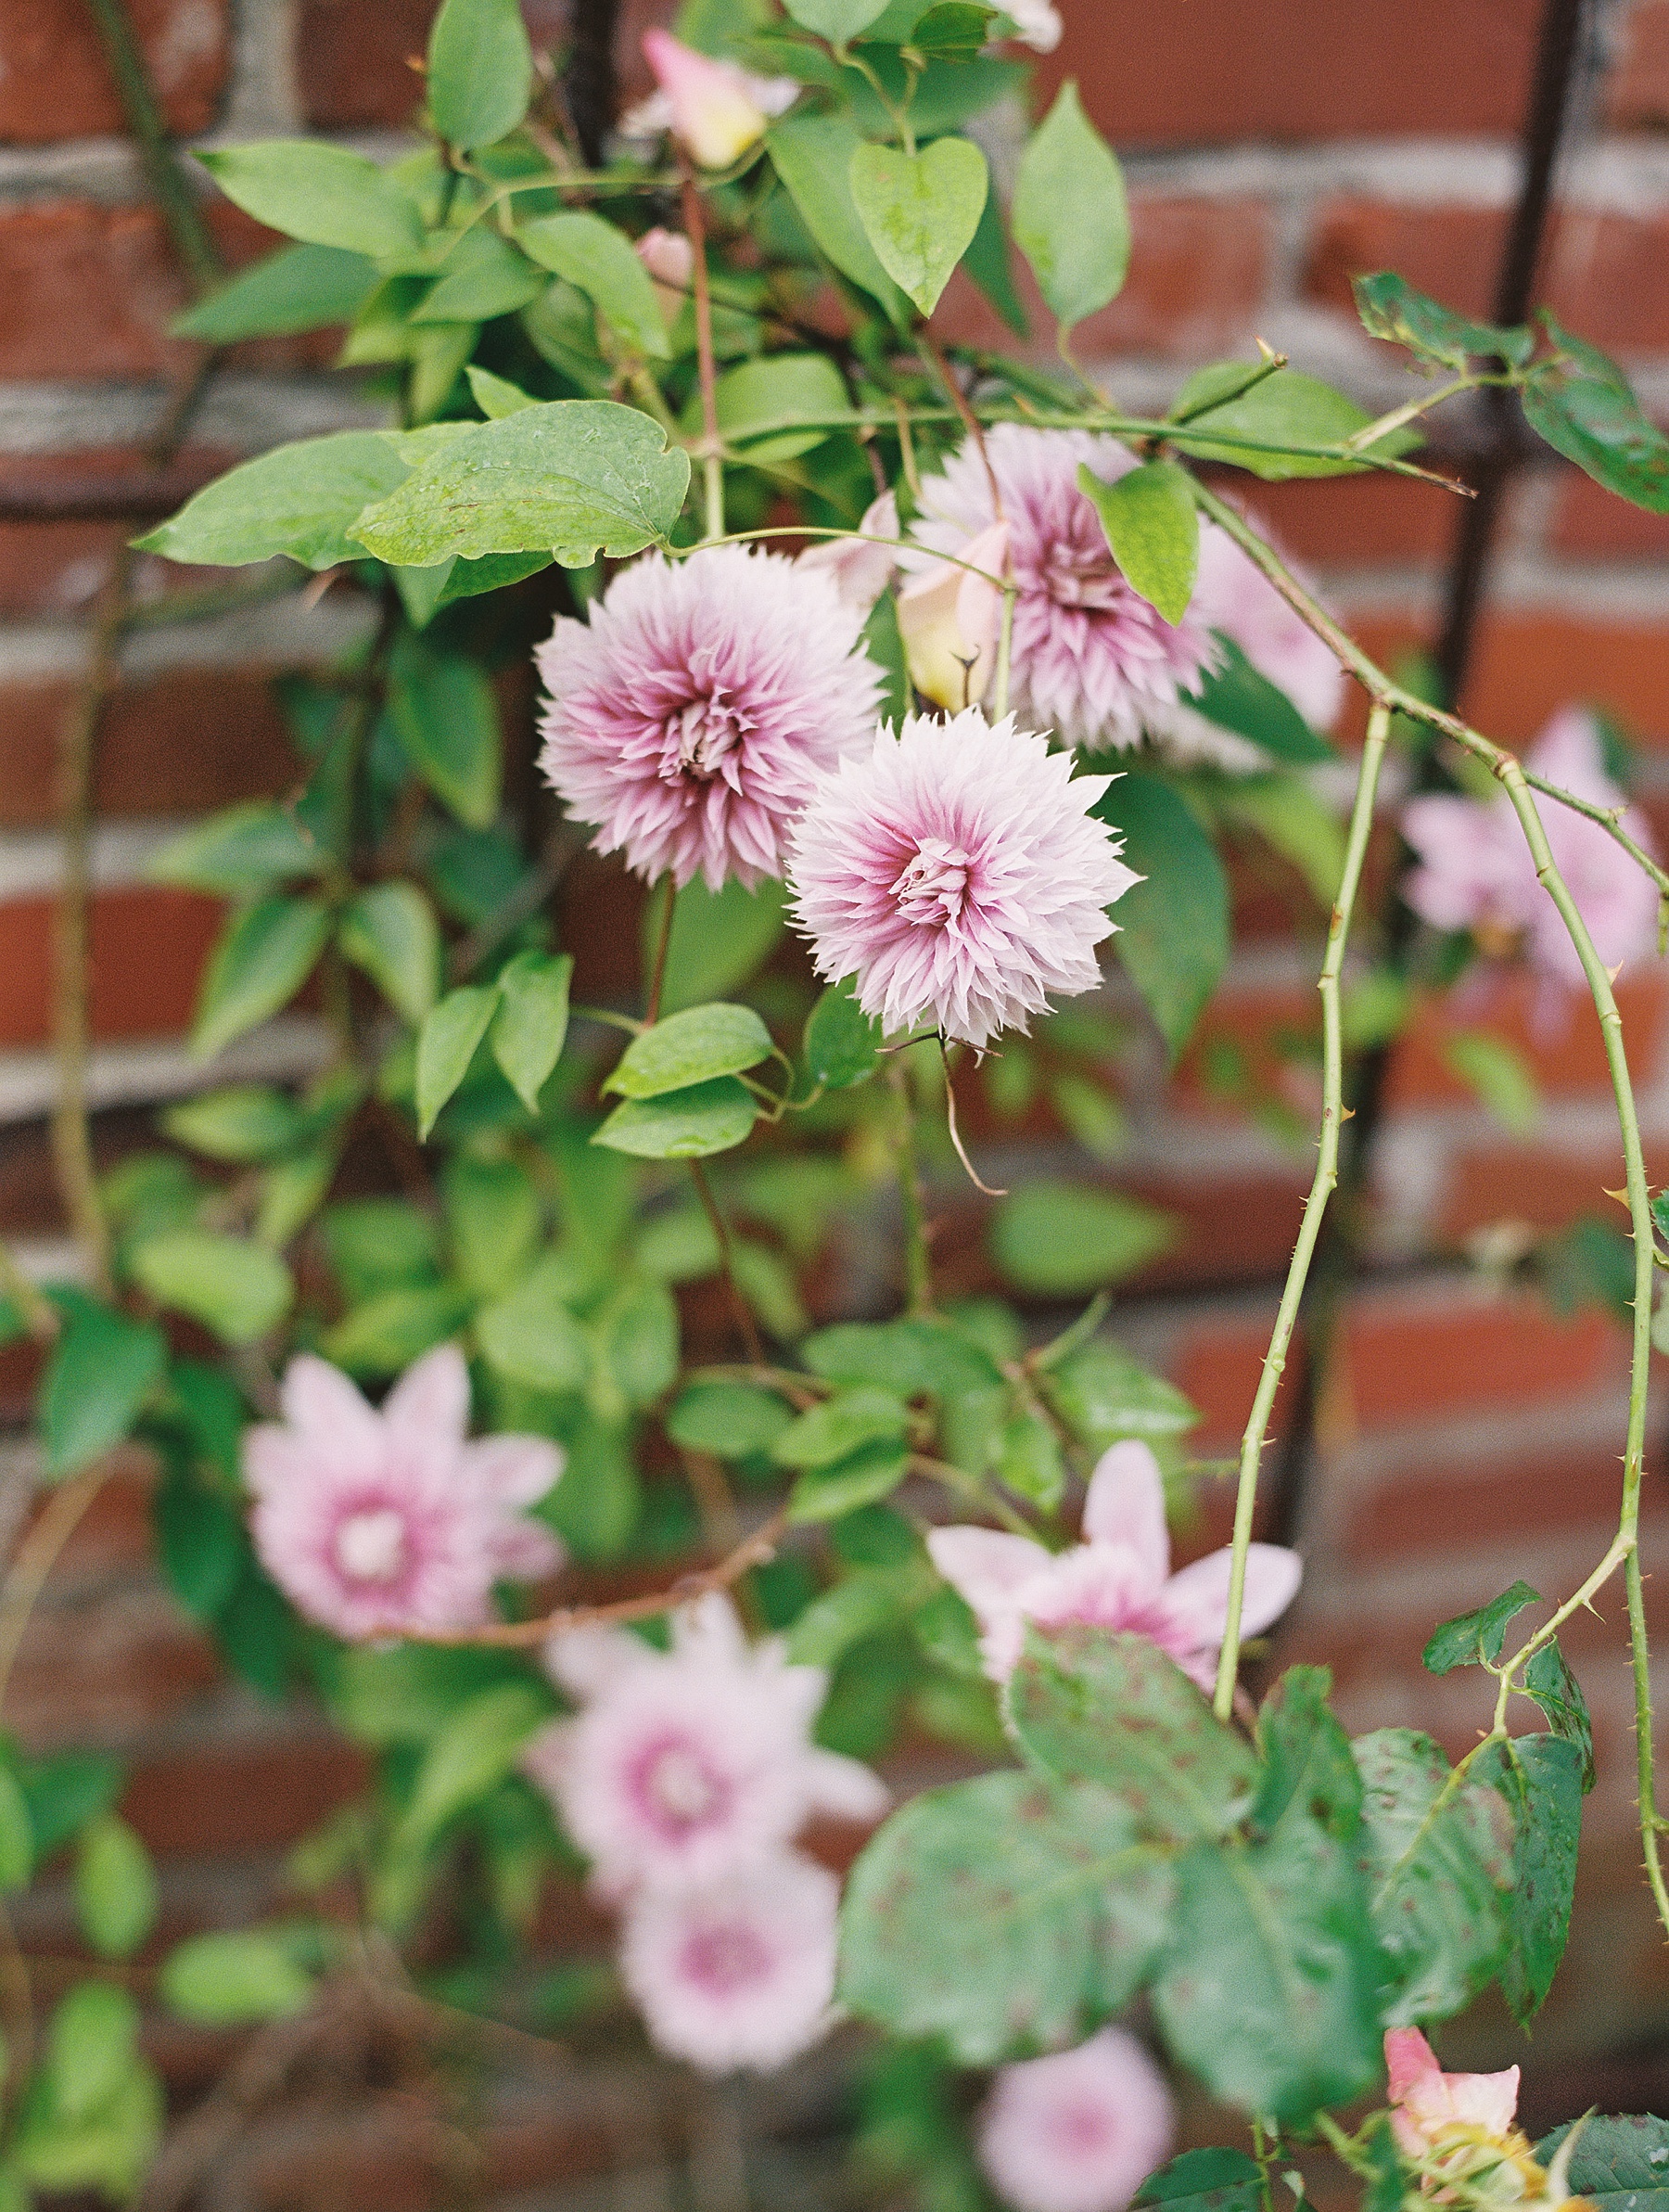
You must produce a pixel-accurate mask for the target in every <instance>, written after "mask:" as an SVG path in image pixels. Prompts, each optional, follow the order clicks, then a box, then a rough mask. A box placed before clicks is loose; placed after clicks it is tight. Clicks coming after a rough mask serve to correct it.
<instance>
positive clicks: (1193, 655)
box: [900, 423, 1215, 749]
mask: <svg viewBox="0 0 1669 2212" xmlns="http://www.w3.org/2000/svg"><path fill="white" fill-rule="evenodd" d="M986 452H987V455H988V457H989V461H990V469H991V474H992V475H994V476H995V477H996V479H997V486H998V490H999V491H1000V493H1001V499H1002V518H1003V519H1005V520H1006V521H1007V523H1008V526H1009V537H1008V554H1009V558H1010V561H1011V563H1012V565H1013V579H1014V583H1015V586H1016V596H1015V602H1014V625H1013V672H1012V675H1011V679H1010V684H1011V688H1010V693H1009V698H1010V704H1011V705H1012V706H1013V709H1014V710H1015V712H1016V714H1017V715H1018V716H1019V718H1020V720H1021V721H1022V722H1026V723H1029V724H1030V725H1031V726H1033V727H1034V728H1037V729H1040V730H1052V731H1053V732H1054V733H1055V735H1057V736H1058V737H1059V738H1060V739H1061V740H1062V742H1063V743H1064V744H1066V745H1077V746H1083V747H1085V748H1089V749H1096V748H1106V747H1109V746H1124V747H1128V746H1132V745H1135V744H1136V743H1137V742H1138V741H1139V740H1140V737H1141V735H1142V733H1143V730H1144V728H1145V727H1146V725H1147V722H1148V720H1149V718H1150V716H1152V715H1153V714H1154V713H1155V712H1157V711H1160V710H1166V709H1168V708H1172V707H1174V706H1175V705H1176V703H1177V697H1178V692H1180V691H1184V690H1188V689H1191V688H1192V687H1193V686H1195V685H1197V684H1198V683H1199V682H1200V679H1201V677H1202V676H1203V675H1204V673H1205V671H1207V670H1208V669H1209V668H1210V667H1211V666H1212V663H1213V659H1214V657H1215V655H1214V648H1213V646H1212V642H1211V633H1210V630H1209V628H1208V626H1207V625H1206V624H1205V623H1204V622H1203V621H1202V620H1200V619H1199V618H1198V617H1197V616H1196V615H1195V613H1194V611H1193V609H1192V608H1190V609H1189V611H1188V613H1187V614H1185V615H1184V616H1183V618H1182V620H1181V621H1180V622H1179V623H1176V624H1172V623H1170V622H1167V621H1166V620H1165V619H1164V617H1163V616H1162V615H1160V614H1159V613H1158V612H1157V611H1156V610H1155V609H1154V608H1153V607H1150V606H1149V605H1148V603H1147V601H1146V600H1145V599H1143V598H1140V596H1139V595H1137V594H1136V593H1135V592H1133V591H1132V590H1131V589H1130V587H1129V585H1128V583H1127V582H1125V580H1124V578H1123V577H1122V576H1121V575H1120V574H1119V572H1118V569H1117V567H1116V566H1115V562H1114V559H1113V556H1112V554H1111V553H1110V552H1109V551H1108V549H1107V539H1106V533H1105V531H1103V530H1102V524H1101V518H1100V516H1099V515H1098V514H1097V513H1096V511H1095V509H1094V507H1093V506H1091V505H1090V504H1089V500H1088V499H1086V498H1085V496H1084V494H1083V492H1080V491H1079V489H1078V481H1077V472H1078V467H1079V465H1080V463H1088V464H1089V467H1091V468H1093V469H1094V470H1095V472H1096V474H1097V475H1098V476H1101V477H1104V478H1105V479H1107V480H1108V482H1112V481H1113V480H1114V479H1115V478H1117V477H1120V476H1122V475H1124V473H1125V471H1126V470H1127V469H1129V468H1133V467H1135V466H1136V464H1135V461H1134V459H1133V457H1132V455H1131V454H1128V452H1127V451H1126V449H1125V448H1124V447H1123V446H1122V445H1120V444H1119V443H1118V442H1117V441H1115V439H1112V438H1097V437H1093V436H1091V435H1090V434H1089V432H1088V431H1083V430H1034V429H1030V428H1026V426H1025V425H1023V424H1018V423H1000V424H998V425H997V427H996V428H994V429H992V430H989V431H987V434H986ZM998 519H999V517H998V515H997V513H996V510H995V508H994V506H993V505H992V500H991V485H990V478H989V477H988V476H987V470H986V465H985V462H984V461H982V459H981V458H980V455H979V454H978V452H977V451H976V450H975V447H974V446H973V444H972V443H968V444H965V445H963V446H962V448H961V449H960V451H958V452H957V453H955V454H952V455H951V457H950V458H949V461H947V462H946V464H945V466H944V470H943V473H942V474H940V475H937V476H930V477H928V478H927V479H926V480H925V481H924V484H923V486H922V512H921V515H920V516H919V517H918V518H917V520H916V521H915V522H914V523H913V524H912V525H911V536H910V539H909V540H907V541H906V544H905V549H904V553H903V556H902V562H901V565H902V566H903V567H904V569H906V570H907V571H909V572H911V573H912V574H914V575H917V576H921V577H927V576H933V575H935V574H937V575H938V577H939V580H940V581H942V580H943V571H942V569H940V568H939V565H938V564H937V563H936V562H935V561H934V560H933V558H932V556H933V555H934V554H935V553H940V554H944V553H954V554H957V555H959V556H962V558H964V559H966V558H969V557H970V556H971V543H970V542H971V541H973V540H975V539H977V538H978V537H979V536H980V534H981V533H982V532H983V531H988V530H989V529H990V528H991V526H992V524H993V523H995V522H996V521H998ZM912 588H913V587H912ZM901 615H902V607H900V616H901ZM956 703H957V704H960V703H961V702H960V697H959V698H958V700H957V702H956Z"/></svg>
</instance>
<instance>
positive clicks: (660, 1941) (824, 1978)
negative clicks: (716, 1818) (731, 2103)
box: [620, 1851, 840, 2074]
mask: <svg viewBox="0 0 1669 2212" xmlns="http://www.w3.org/2000/svg"><path fill="white" fill-rule="evenodd" d="M839 1897H840V1891H839V1886H838V1885H837V1884H836V1882H835V1880H834V1875H833V1874H831V1873H826V1872H825V1871H824V1869H823V1868H822V1867H821V1866H814V1865H813V1864H812V1863H811V1861H810V1860H807V1859H802V1858H800V1857H799V1856H798V1855H797V1854H796V1853H795V1852H792V1851H778V1852H773V1853H771V1855H770V1856H769V1857H766V1858H763V1859H760V1860H756V1861H755V1862H753V1863H752V1864H750V1865H742V1866H738V1867H735V1868H733V1870H732V1871H730V1872H729V1873H724V1874H721V1875H720V1876H718V1877H717V1878H716V1879H715V1880H713V1881H710V1882H707V1883H704V1884H702V1885H701V1886H698V1887H695V1888H689V1889H673V1890H664V1889H653V1888H652V1889H647V1890H644V1891H643V1892H642V1893H641V1894H640V1895H638V1896H636V1897H634V1898H633V1899H632V1900H631V1904H630V1905H629V1906H628V1908H627V1912H626V1921H625V1929H624V1940H623V1942H622V1944H621V1950H620V1970H621V1973H622V1975H623V1976H624V1979H625V1983H626V1987H627V1988H628V1989H629V1990H630V1991H631V1995H632V1998H633V2000H634V2001H635V2002H636V2003H637V2006H638V2009H639V2010H640V2011H641V2012H642V2014H643V2018H644V2021H645V2022H646V2023H647V2025H648V2028H649V2033H650V2034H651V2036H652V2037H653V2038H654V2039H655V2040H656V2043H658V2044H659V2045H660V2047H661V2049H662V2050H663V2051H666V2052H669V2053H670V2054H671V2055H672V2056H673V2057H674V2058H682V2059H687V2060H688V2061H689V2062H690V2064H691V2065H695V2066H699V2067H700V2068H701V2069H702V2070H703V2072H704V2073H708V2074H726V2073H729V2072H731V2071H732V2070H733V2068H735V2067H737V2066H753V2067H758V2068H760V2069H765V2068H769V2067H772V2066H780V2065H785V2064H786V2063H787V2061H788V2060H789V2059H791V2058H797V2057H798V2055H799V2053H800V2052H802V2051H805V2050H807V2049H809V2046H810V2045H811V2044H813V2043H814V2042H816V2041H817V2039H818V2038H819V2037H820V2036H822V2034H823V2033H824V2032H825V2031H826V2029H827V2028H828V2027H829V2026H830V2024H831V2021H832V2018H833V2012H832V2007H833V2004H834V1955H835V1911H836V1907H837V1905H838V1902H839Z"/></svg>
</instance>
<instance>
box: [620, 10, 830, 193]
mask: <svg viewBox="0 0 1669 2212" xmlns="http://www.w3.org/2000/svg"><path fill="white" fill-rule="evenodd" d="M643 54H644V57H645V58H646V59H647V61H648V63H649V67H650V68H651V69H652V70H654V71H655V77H656V84H657V85H658V87H659V89H658V90H657V91H656V92H653V93H651V94H650V96H649V97H648V98H647V99H646V100H640V101H639V102H638V104H637V106H636V107H635V108H634V109H631V113H630V114H628V115H626V116H623V117H622V118H621V121H620V129H621V132H622V133H623V134H624V135H625V136H626V137H628V138H646V137H648V136H650V135H651V134H653V133H655V132H657V131H670V132H671V134H672V135H673V136H674V137H675V138H676V139H678V141H679V142H680V144H681V145H682V147H684V148H685V149H686V151H687V152H688V153H689V154H690V155H691V156H692V158H693V159H694V160H696V161H697V162H699V163H700V165H701V167H702V168H703V169H728V168H729V167H730V165H731V163H732V162H733V161H734V160H738V159H739V158H740V156H742V155H743V154H745V152H746V151H747V149H748V147H750V146H753V145H755V144H757V143H758V140H759V139H761V138H763V136H764V135H765V130H766V126H767V124H768V123H769V122H770V121H771V117H772V116H773V115H781V114H782V113H783V111H784V109H787V108H792V107H793V105H794V103H795V101H796V99H797V98H798V97H799V90H800V88H799V86H798V84H796V82H795V81H794V79H793V78H792V77H755V76H750V75H749V73H748V72H747V70H742V69H738V68H737V67H736V65H735V63H734V62H733V61H715V60H713V59H712V58H711V57H710V56H708V55H706V54H698V53H697V52H696V51H695V49H694V46H686V45H684V43H683V41H682V39H676V38H674V37H673V36H672V33H671V32H669V31H645V32H644V33H643Z"/></svg>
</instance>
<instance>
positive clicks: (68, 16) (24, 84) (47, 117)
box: [0, 0, 231, 146]
mask: <svg viewBox="0 0 1669 2212" xmlns="http://www.w3.org/2000/svg"><path fill="white" fill-rule="evenodd" d="M126 6H127V11H128V16H129V19H130V20H131V21H132V23H133V26H134V31H135V32H136V33H137V35H138V39H139V44H140V46H141V48H142V50H143V52H144V55H145V58H146V61H147V65H148V67H149V70H150V74H151V81H152V83H154V85H155V87H156V90H157V93H158V95H159V98H160V100H161V103H162V109H163V112H164V114H165V115H166V117H167V119H168V123H169V127H170V129H171V130H172V131H174V132H175V133H177V134H190V133H194V132H197V131H206V130H207V129H208V128H209V126H210V123H211V122H213V121H214V119H215V116H216V114H217V112H218V110H219V106H220V97H221V94H222V93H223V90H224V88H225V83H226V75H227V70H228V68H229V65H230V60H231V29H230V25H229V22H228V20H227V18H228V13H229V10H228V6H227V0H126ZM126 127H127V126H126V121H125V118H124V116H123V114H122V109H121V100H120V98H119V97H118V96H117V91H116V86H115V83H114V82H113V81H112V79H111V76H110V71H109V69H108V64H107V63H106V60H105V57H104V50H103V48H102V46H101V45H100V44H99V39H98V33H97V31H96V26H95V24H94V19H93V15H92V11H91V10H90V9H89V8H87V7H86V6H84V5H83V0H6V10H5V14H4V16H3V17H0V144H6V145H11V146H40V145H44V144H45V143H46V142H47V141H48V140H51V139H55V138H83V137H92V136H95V135H97V134H102V133H106V132H117V131H124V130H125V129H126Z"/></svg>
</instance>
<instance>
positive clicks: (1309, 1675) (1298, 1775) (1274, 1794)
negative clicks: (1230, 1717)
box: [1252, 1667, 1362, 1843]
mask: <svg viewBox="0 0 1669 2212" xmlns="http://www.w3.org/2000/svg"><path fill="white" fill-rule="evenodd" d="M1331 1688H1332V1676H1331V1673H1330V1671H1329V1670H1328V1669H1327V1668H1325V1667H1289V1668H1288V1669H1287V1671H1286V1672H1285V1673H1284V1674H1283V1675H1282V1676H1281V1678H1280V1681H1278V1682H1277V1683H1276V1684H1275V1687H1274V1688H1273V1689H1272V1690H1271V1691H1270V1692H1269V1694H1268V1697H1266V1698H1265V1699H1264V1702H1263V1706H1262V1708H1261V1710H1260V1711H1259V1713H1258V1716H1257V1755H1258V1759H1259V1762H1260V1764H1261V1766H1262V1770H1263V1771H1262V1772H1261V1774H1260V1775H1259V1777H1258V1784H1257V1796H1256V1799H1255V1802H1254V1804H1253V1807H1252V1824H1253V1826H1254V1827H1255V1828H1257V1829H1260V1830H1261V1831H1262V1832H1263V1834H1264V1835H1272V1834H1273V1833H1274V1832H1275V1830H1276V1829H1277V1827H1278V1826H1279V1825H1280V1822H1281V1821H1282V1819H1283V1818H1285V1817H1286V1815H1287V1813H1288V1811H1289V1809H1295V1811H1296V1814H1297V1815H1298V1816H1299V1817H1301V1818H1304V1819H1306V1820H1311V1821H1314V1822H1316V1823H1317V1825H1318V1826H1319V1827H1321V1828H1323V1829H1325V1830H1326V1832H1327V1834H1328V1835H1331V1836H1333V1837H1334V1838H1335V1839H1336V1840H1337V1841H1338V1842H1340V1843H1349V1842H1350V1841H1351V1840H1352V1838H1353V1837H1354V1836H1355V1835H1356V1834H1357V1830H1358V1829H1359V1828H1360V1826H1361V1824H1362V1777H1361V1774H1360V1772H1359V1771H1358V1770H1357V1763H1356V1760H1355V1758H1353V1757H1352V1755H1351V1749H1350V1738H1349V1737H1348V1736H1347V1735H1346V1734H1345V1733H1344V1729H1343V1728H1342V1727H1341V1726H1340V1724H1339V1722H1338V1720H1336V1719H1335V1718H1334V1716H1333V1714H1332V1713H1331V1710H1330V1709H1329V1707H1328V1703H1327V1694H1328V1692H1329V1691H1330V1690H1331Z"/></svg>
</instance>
